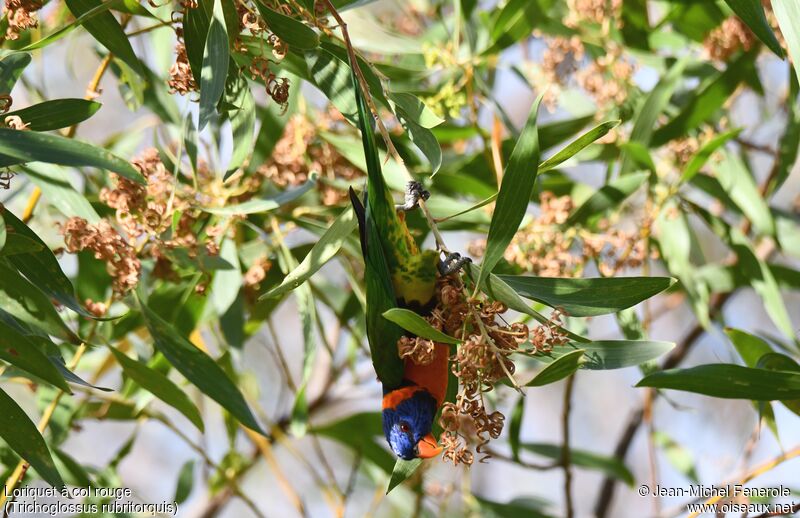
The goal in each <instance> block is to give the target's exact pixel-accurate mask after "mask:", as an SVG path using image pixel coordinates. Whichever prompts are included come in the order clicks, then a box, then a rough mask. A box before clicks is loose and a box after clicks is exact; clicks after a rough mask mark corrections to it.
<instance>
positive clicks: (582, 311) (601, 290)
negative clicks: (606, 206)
mask: <svg viewBox="0 0 800 518" xmlns="http://www.w3.org/2000/svg"><path fill="white" fill-rule="evenodd" d="M498 277H500V279H502V280H503V281H504V282H505V283H506V284H508V285H509V286H510V287H511V289H513V290H514V291H516V292H517V293H519V294H520V295H522V296H523V297H526V298H529V299H532V300H535V301H537V302H541V303H543V304H547V305H548V306H550V307H552V308H557V307H558V308H562V309H563V310H564V311H566V313H567V314H568V315H569V316H572V317H591V316H596V315H605V314H608V313H616V312H617V311H621V310H623V309H626V308H629V307H631V306H635V305H636V304H638V303H639V302H641V301H643V300H645V299H648V298H650V297H652V296H653V295H656V294H657V293H660V292H662V291H664V290H665V289H667V288H669V287H670V286H671V285H672V284H673V283H674V282H675V279H672V278H671V277H598V278H594V279H572V278H563V279H562V278H556V277H530V276H521V275H499V276H498Z"/></svg>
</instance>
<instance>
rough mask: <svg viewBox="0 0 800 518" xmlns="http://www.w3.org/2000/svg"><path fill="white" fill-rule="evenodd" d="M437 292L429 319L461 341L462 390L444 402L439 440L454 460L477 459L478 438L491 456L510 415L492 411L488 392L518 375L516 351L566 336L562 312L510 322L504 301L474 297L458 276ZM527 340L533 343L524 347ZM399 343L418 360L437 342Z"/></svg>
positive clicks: (539, 348)
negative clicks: (544, 320)
mask: <svg viewBox="0 0 800 518" xmlns="http://www.w3.org/2000/svg"><path fill="white" fill-rule="evenodd" d="M436 294H437V305H436V307H435V308H434V310H433V311H432V312H431V315H430V316H429V317H427V318H426V320H427V321H428V322H429V323H430V324H431V326H433V327H434V328H435V329H438V330H440V331H443V332H445V333H447V334H449V335H451V336H454V337H456V338H458V339H460V340H462V343H461V344H460V345H459V346H458V351H457V352H456V354H455V355H454V356H453V357H451V358H450V360H451V362H452V371H453V374H455V375H456V376H457V377H458V379H459V386H460V391H459V394H458V396H457V398H456V401H455V403H446V404H445V405H444V406H443V409H442V414H441V417H440V421H439V423H440V425H441V427H442V429H443V430H444V433H443V434H442V436H441V438H440V442H441V443H442V445H443V447H444V458H445V459H447V460H450V461H452V462H453V463H454V464H458V463H464V464H472V462H473V460H474V456H473V452H472V451H471V449H470V447H469V445H468V442H469V441H473V440H474V441H475V442H476V443H477V446H476V448H475V452H477V453H478V454H481V455H483V457H482V458H481V461H483V460H485V459H486V458H487V457H488V453H487V451H486V445H487V444H488V442H489V441H490V440H492V439H497V438H498V437H499V436H500V433H501V432H502V430H503V422H504V420H505V416H504V415H503V414H502V413H501V412H497V411H495V412H488V411H487V409H486V405H485V400H484V395H485V393H487V392H489V391H491V390H492V389H493V388H494V385H495V383H496V382H497V381H499V380H501V379H504V378H510V377H511V376H512V375H513V373H514V362H513V360H512V359H511V355H512V354H514V353H523V354H535V353H537V352H543V351H549V350H550V349H552V347H553V346H555V345H561V344H564V343H566V341H567V339H566V337H565V336H564V334H563V333H562V332H561V329H560V318H561V317H560V315H561V313H559V312H554V315H555V316H554V319H553V320H552V321H551V322H549V323H548V324H547V325H542V326H538V327H536V328H535V329H533V330H532V331H531V330H530V329H529V328H528V326H527V325H525V324H523V323H520V322H516V323H513V324H507V323H505V321H503V319H502V314H503V313H505V312H506V310H507V308H506V306H505V305H504V304H502V303H500V302H497V301H488V300H476V299H472V298H470V297H469V296H468V295H467V292H466V291H465V289H464V285H463V283H462V281H461V279H460V278H459V277H458V276H457V275H451V276H448V277H443V278H440V279H438V281H437V287H436ZM524 344H529V345H531V346H532V347H530V348H523V345H524ZM397 345H398V351H399V353H400V356H401V357H402V358H405V359H409V360H411V361H413V362H414V363H416V364H418V365H427V364H429V363H430V362H431V361H432V360H433V356H434V345H435V343H434V342H432V341H431V340H426V339H424V338H418V337H402V338H401V339H400V340H399V341H398V344H397Z"/></svg>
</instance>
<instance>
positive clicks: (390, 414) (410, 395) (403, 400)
mask: <svg viewBox="0 0 800 518" xmlns="http://www.w3.org/2000/svg"><path fill="white" fill-rule="evenodd" d="M436 408H437V404H436V399H435V398H434V397H433V396H432V395H431V394H430V392H428V391H427V390H425V389H423V388H421V387H418V386H409V387H401V388H399V389H396V390H392V391H390V392H387V393H386V395H384V396H383V433H384V435H386V440H387V441H388V442H389V446H391V448H392V451H393V452H394V453H395V455H397V456H398V457H400V458H401V459H404V460H411V459H414V458H417V457H420V458H430V457H435V456H436V455H438V454H439V453H440V452H441V451H442V448H441V447H439V446H438V445H437V444H436V439H435V438H434V437H433V434H431V428H432V427H433V419H434V417H435V416H436Z"/></svg>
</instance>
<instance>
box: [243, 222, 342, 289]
mask: <svg viewBox="0 0 800 518" xmlns="http://www.w3.org/2000/svg"><path fill="white" fill-rule="evenodd" d="M355 228H356V218H355V212H354V211H353V210H352V209H351V208H349V207H348V208H346V209H344V210H343V211H342V213H341V214H340V215H339V217H337V218H336V219H335V220H334V221H333V223H332V224H331V226H330V228H328V230H326V231H325V233H324V234H323V235H322V237H320V238H319V241H317V242H316V243H314V246H313V247H312V248H311V251H310V252H308V255H306V256H305V258H304V259H303V261H302V262H301V263H300V264H299V265H298V266H297V268H295V269H294V270H292V271H291V272H289V273H288V274H287V275H286V277H284V279H283V281H281V283H280V284H279V285H278V286H275V287H274V288H272V289H271V290H269V291H268V292H267V293H265V294H264V295H262V296H261V297H260V298H259V300H263V299H266V298H275V297H279V296H281V295H283V294H284V293H286V292H288V291H292V290H294V289H295V288H297V287H298V286H300V285H301V284H303V283H304V282H306V281H307V280H308V279H310V278H311V276H312V275H314V274H315V273H316V272H317V271H318V270H319V269H320V268H322V266H323V265H325V264H326V263H327V262H328V261H330V260H331V259H333V257H334V256H335V255H336V254H337V253H338V252H339V249H340V248H341V247H342V244H343V243H344V241H345V240H346V239H347V237H348V236H350V235H351V234H352V233H353V231H354V230H355Z"/></svg>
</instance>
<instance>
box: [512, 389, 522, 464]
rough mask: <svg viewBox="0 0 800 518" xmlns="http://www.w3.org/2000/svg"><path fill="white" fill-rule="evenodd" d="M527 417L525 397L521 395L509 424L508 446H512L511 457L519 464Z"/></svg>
mask: <svg viewBox="0 0 800 518" xmlns="http://www.w3.org/2000/svg"><path fill="white" fill-rule="evenodd" d="M524 416H525V396H523V395H522V394H520V395H519V396H518V397H517V403H516V404H515V405H514V410H512V411H511V422H509V423H508V445H509V446H511V457H512V458H513V459H514V462H519V446H520V434H521V432H522V421H523V418H524Z"/></svg>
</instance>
